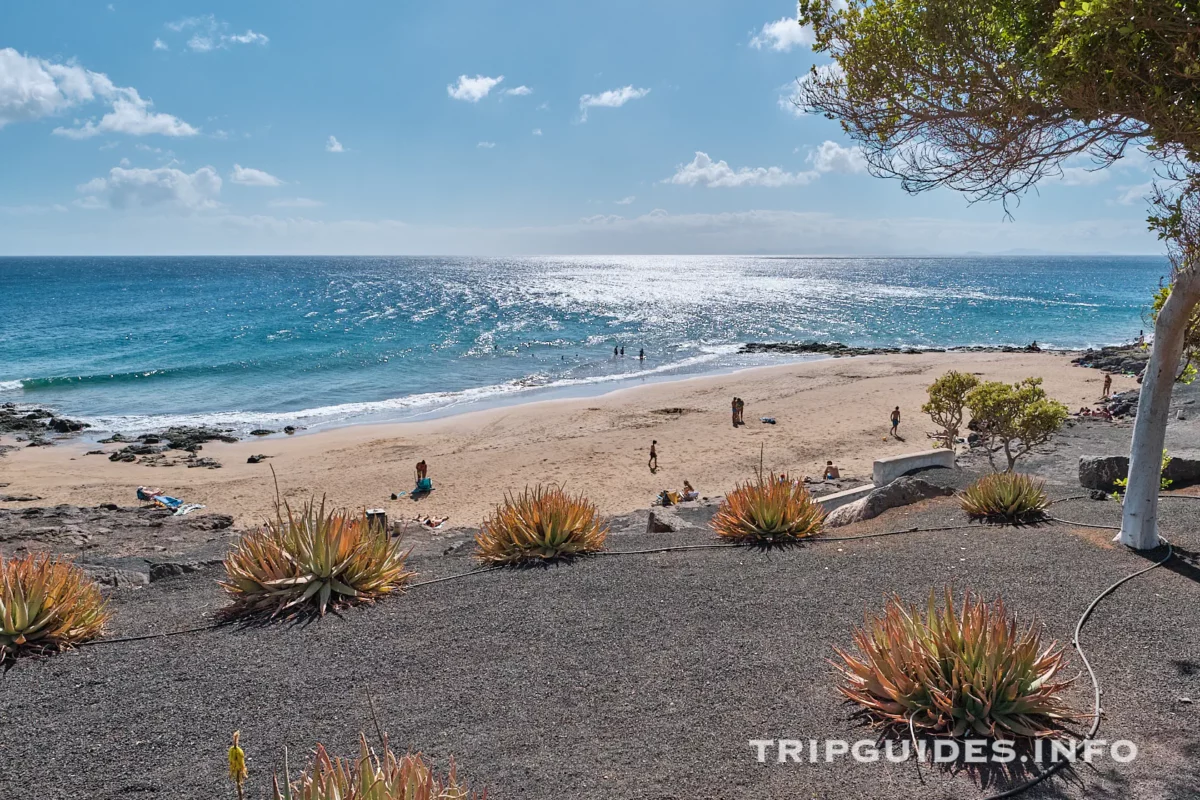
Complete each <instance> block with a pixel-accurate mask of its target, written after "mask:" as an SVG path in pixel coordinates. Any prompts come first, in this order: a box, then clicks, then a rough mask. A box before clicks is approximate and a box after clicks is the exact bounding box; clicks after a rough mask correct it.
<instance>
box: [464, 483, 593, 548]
mask: <svg viewBox="0 0 1200 800" xmlns="http://www.w3.org/2000/svg"><path fill="white" fill-rule="evenodd" d="M607 536H608V528H607V527H606V526H605V525H604V524H603V523H602V522H601V521H600V512H599V510H597V508H596V505H595V504H594V503H592V502H591V501H590V500H588V499H587V498H586V497H584V496H583V495H574V496H572V495H569V494H567V493H566V492H565V491H564V490H563V489H562V488H560V487H558V486H548V487H547V486H537V487H536V488H534V489H529V488H526V489H525V491H524V492H522V493H521V494H519V495H507V496H506V497H505V498H504V502H503V503H501V504H500V505H498V506H496V508H495V510H493V511H492V514H491V516H489V517H488V518H487V519H486V520H485V521H484V523H483V525H482V527H481V528H480V530H479V534H478V535H477V536H476V537H475V543H476V545H477V546H478V552H477V553H476V557H477V558H478V559H479V560H480V561H483V562H485V563H492V564H520V563H525V562H532V561H539V560H551V559H556V558H565V557H570V556H578V555H584V554H586V553H594V552H596V551H598V550H601V549H603V548H604V539H605V537H607Z"/></svg>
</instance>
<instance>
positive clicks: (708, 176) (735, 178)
mask: <svg viewBox="0 0 1200 800" xmlns="http://www.w3.org/2000/svg"><path fill="white" fill-rule="evenodd" d="M818 177H820V173H818V172H815V171H812V172H787V171H786V170H783V169H781V168H780V167H742V168H741V169H738V170H734V169H733V168H732V167H730V166H729V164H727V163H726V162H724V161H713V160H712V159H711V158H709V156H708V153H703V152H700V151H696V157H695V158H693V159H692V161H691V163H690V164H681V165H679V167H678V168H677V169H676V170H675V174H674V175H672V176H671V177H670V178H667V179H666V180H665V181H664V183H675V184H679V185H681V186H707V187H708V188H710V189H727V188H741V187H746V186H760V187H768V188H776V187H780V186H804V185H805V184H808V183H812V182H813V181H814V180H816V179H817V178H818Z"/></svg>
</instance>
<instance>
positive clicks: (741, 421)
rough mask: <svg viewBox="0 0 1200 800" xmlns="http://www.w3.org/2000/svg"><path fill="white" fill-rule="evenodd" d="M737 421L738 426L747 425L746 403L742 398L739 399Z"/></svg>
mask: <svg viewBox="0 0 1200 800" xmlns="http://www.w3.org/2000/svg"><path fill="white" fill-rule="evenodd" d="M737 421H738V425H745V424H746V401H745V400H743V399H742V398H740V397H739V398H738V399H737Z"/></svg>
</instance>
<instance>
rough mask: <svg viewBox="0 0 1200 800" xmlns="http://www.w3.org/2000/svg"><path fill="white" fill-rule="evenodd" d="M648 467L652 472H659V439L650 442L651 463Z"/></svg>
mask: <svg viewBox="0 0 1200 800" xmlns="http://www.w3.org/2000/svg"><path fill="white" fill-rule="evenodd" d="M647 466H648V467H650V471H651V472H658V439H655V440H654V441H652V442H650V461H649V462H648V463H647Z"/></svg>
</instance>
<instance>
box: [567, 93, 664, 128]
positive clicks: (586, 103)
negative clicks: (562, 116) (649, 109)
mask: <svg viewBox="0 0 1200 800" xmlns="http://www.w3.org/2000/svg"><path fill="white" fill-rule="evenodd" d="M648 94H650V90H649V89H635V88H633V86H632V85H630V86H622V87H621V88H620V89H609V90H608V91H607V92H601V93H600V94H585V95H583V96H582V97H580V98H579V110H580V112H581V113H582V120H583V121H584V122H586V121H587V115H588V109H589V108H620V107H621V106H623V105H625V104H626V103H628V102H629V101H630V100H640V99H641V98H643V97H645V96H646V95H648Z"/></svg>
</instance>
